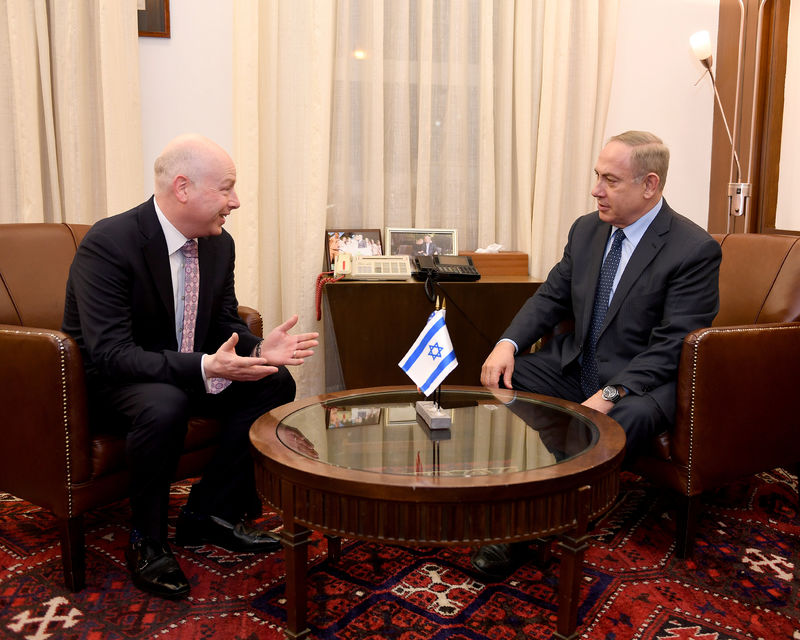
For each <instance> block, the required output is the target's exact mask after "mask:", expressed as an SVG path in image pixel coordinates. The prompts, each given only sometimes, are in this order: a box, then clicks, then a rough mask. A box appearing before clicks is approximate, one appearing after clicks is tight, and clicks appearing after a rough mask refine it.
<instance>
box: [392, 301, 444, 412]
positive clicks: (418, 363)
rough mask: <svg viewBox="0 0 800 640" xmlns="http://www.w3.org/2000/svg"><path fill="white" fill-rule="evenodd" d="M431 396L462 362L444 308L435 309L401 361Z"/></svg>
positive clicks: (426, 393) (405, 368) (425, 392)
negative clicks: (445, 319)
mask: <svg viewBox="0 0 800 640" xmlns="http://www.w3.org/2000/svg"><path fill="white" fill-rule="evenodd" d="M398 365H399V366H400V368H401V369H402V370H403V371H405V372H406V374H407V375H408V377H409V378H411V379H412V380H413V381H414V383H415V384H416V385H417V387H419V389H420V391H422V393H424V394H425V397H426V398H427V397H428V396H429V395H431V393H433V392H434V391H435V390H436V388H437V387H438V386H439V385H440V384H442V381H443V380H444V379H445V378H446V377H447V376H448V375H449V374H450V372H451V371H452V370H453V369H455V368H456V367H457V366H458V360H457V359H456V354H455V352H454V351H453V343H452V342H451V341H450V334H449V333H448V332H447V325H446V324H445V322H444V309H439V310H437V311H434V312H433V313H432V314H431V315H430V317H429V318H428V322H427V324H426V325H425V328H424V329H423V330H422V333H420V334H419V337H418V338H417V340H416V342H415V343H414V344H413V346H412V347H411V348H410V349H409V350H408V353H406V355H405V356H403V359H402V360H401V361H400V362H399V363H398Z"/></svg>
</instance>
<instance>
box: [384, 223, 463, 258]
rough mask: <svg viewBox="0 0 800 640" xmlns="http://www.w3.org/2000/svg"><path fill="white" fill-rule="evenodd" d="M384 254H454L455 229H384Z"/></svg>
mask: <svg viewBox="0 0 800 640" xmlns="http://www.w3.org/2000/svg"><path fill="white" fill-rule="evenodd" d="M386 255H390V256H401V255H408V256H456V255H458V232H457V231H456V230H455V229H394V228H389V227H387V229H386Z"/></svg>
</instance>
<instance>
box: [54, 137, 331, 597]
mask: <svg viewBox="0 0 800 640" xmlns="http://www.w3.org/2000/svg"><path fill="white" fill-rule="evenodd" d="M235 182H236V168H235V166H234V163H233V161H232V160H231V158H230V156H229V155H228V154H227V153H226V152H225V151H224V150H223V149H222V148H221V147H220V146H218V145H217V144H215V143H214V142H212V141H211V140H208V139H207V138H204V137H202V136H198V135H186V136H181V137H178V138H176V139H174V140H173V141H171V142H170V143H169V144H168V145H167V146H166V147H165V149H164V150H163V151H162V153H161V155H160V156H159V157H158V158H157V160H156V162H155V195H154V196H153V197H152V198H150V199H149V200H148V201H147V202H144V203H143V204H141V205H139V206H137V207H135V208H133V209H131V210H130V211H127V212H125V213H121V214H119V215H116V216H112V217H110V218H106V219H104V220H101V221H99V222H97V223H96V224H95V225H93V226H92V228H91V229H90V230H89V232H88V233H87V234H86V237H85V238H84V239H83V241H82V242H81V245H80V247H79V248H78V251H77V253H76V256H75V259H74V261H73V264H72V267H71V269H70V275H69V280H68V283H67V295H66V303H65V311H64V322H63V330H64V332H66V333H68V334H69V335H71V336H72V337H74V338H75V340H76V342H77V343H78V346H79V347H80V350H81V354H82V356H83V360H84V366H85V369H86V381H87V387H88V390H89V398H90V414H91V420H92V422H93V424H102V426H103V428H109V426H116V425H119V428H120V429H122V430H124V432H125V433H126V434H127V436H126V438H127V439H126V454H127V459H128V466H129V469H130V474H131V487H130V503H131V515H132V522H131V538H130V544H129V546H128V548H127V550H126V557H127V562H128V567H129V569H130V572H131V576H132V578H133V581H134V584H136V586H137V587H139V588H140V589H143V590H144V591H147V592H149V593H153V594H155V595H157V596H161V597H165V598H180V597H184V596H186V595H187V594H188V593H189V583H188V581H187V579H186V576H185V575H184V574H183V571H182V570H181V568H180V566H179V565H178V562H177V561H176V559H175V557H174V556H173V554H172V551H171V549H170V547H169V544H168V543H167V507H168V505H169V486H170V481H171V479H172V477H173V474H174V472H175V468H176V465H177V462H178V459H179V457H180V453H181V451H182V447H183V442H184V437H185V435H186V429H187V422H188V418H189V417H190V416H209V417H215V418H218V419H220V420H221V422H222V425H223V428H222V434H221V441H220V444H219V447H218V449H217V451H216V453H215V454H214V457H213V458H212V460H211V461H210V463H209V464H208V465H207V467H206V469H205V471H204V474H203V477H202V479H201V480H200V481H199V482H197V483H196V484H195V485H194V486H193V487H192V490H191V493H190V495H189V498H188V500H187V503H186V506H185V507H184V508H183V509H182V511H181V513H180V515H179V517H178V521H177V524H176V529H175V539H176V542H177V543H178V544H188V545H192V544H195V545H197V544H206V543H210V544H215V545H217V546H220V547H223V548H226V549H229V550H231V551H235V552H268V551H274V550H276V549H277V548H279V543H278V542H277V540H276V539H275V538H274V536H272V535H270V534H269V533H268V532H265V531H261V530H259V529H256V528H254V527H252V526H250V525H248V524H246V522H245V520H246V519H247V518H250V517H254V516H258V515H260V514H261V501H260V499H259V497H258V495H257V493H256V489H255V478H254V471H253V462H252V457H251V454H250V441H249V429H250V425H251V424H252V423H253V421H254V420H255V419H256V418H258V417H259V416H260V415H262V414H263V413H265V412H266V411H269V410H270V409H272V408H274V407H276V406H278V405H281V404H285V403H287V402H291V401H292V400H293V399H294V394H295V384H294V380H293V379H292V376H291V375H290V374H289V372H288V370H287V369H286V366H285V365H300V364H302V363H303V361H304V358H307V357H309V356H311V355H312V354H313V351H312V348H313V347H314V346H316V345H317V344H318V343H317V340H316V338H317V337H318V334H317V333H303V334H297V335H291V334H290V333H289V330H290V329H291V328H292V327H293V326H294V325H295V324H296V323H297V316H293V317H292V318H290V319H289V320H288V321H286V322H284V323H283V324H281V325H280V326H278V327H276V328H275V329H273V330H272V331H270V332H269V333H268V334H267V336H266V337H265V338H264V339H263V340H262V339H260V338H258V337H257V336H255V335H253V334H252V333H251V332H250V331H249V329H248V328H247V326H246V325H245V324H244V323H243V322H242V320H241V319H240V318H239V316H238V313H237V309H238V303H237V300H236V294H235V291H234V275H233V270H234V243H233V239H232V238H231V236H230V235H229V234H228V233H227V232H225V231H224V230H223V228H222V227H223V225H224V224H225V219H226V218H227V216H228V215H229V214H230V213H231V212H232V211H233V210H234V209H236V208H238V207H239V199H238V197H237V195H236V190H235ZM185 281H187V282H189V284H190V288H189V289H186V291H188V292H191V291H192V288H191V287H192V286H194V287H195V288H194V291H196V292H197V294H196V300H195V301H190V302H189V303H188V304H186V306H184V305H185V301H184V300H183V298H184V291H185V289H184V284H185ZM187 297H189V298H193V296H191V295H189V296H187ZM185 315H187V316H188V318H187V323H186V324H185V323H184V316H185ZM192 320H193V321H192ZM184 334H185V335H184Z"/></svg>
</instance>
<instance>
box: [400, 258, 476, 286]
mask: <svg viewBox="0 0 800 640" xmlns="http://www.w3.org/2000/svg"><path fill="white" fill-rule="evenodd" d="M414 267H415V269H416V271H415V272H414V278H415V279H417V280H427V279H428V278H431V279H433V280H438V281H440V282H441V281H445V280H457V281H462V282H472V281H474V280H480V278H481V274H480V273H478V270H477V269H476V268H475V265H474V264H473V262H472V258H471V257H469V256H441V255H436V256H414Z"/></svg>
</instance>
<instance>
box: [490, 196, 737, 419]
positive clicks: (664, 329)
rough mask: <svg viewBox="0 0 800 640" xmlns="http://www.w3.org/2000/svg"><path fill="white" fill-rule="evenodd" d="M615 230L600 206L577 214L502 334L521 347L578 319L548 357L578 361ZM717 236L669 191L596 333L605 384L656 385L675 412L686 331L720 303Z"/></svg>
mask: <svg viewBox="0 0 800 640" xmlns="http://www.w3.org/2000/svg"><path fill="white" fill-rule="evenodd" d="M610 232H611V225H609V224H607V223H604V222H602V221H601V220H600V218H599V217H598V214H597V212H596V211H595V212H594V213H590V214H587V215H585V216H582V217H580V218H578V220H576V221H575V223H574V224H573V225H572V228H571V229H570V232H569V239H568V241H567V245H566V248H565V249H564V254H563V256H562V258H561V260H560V261H559V262H558V264H556V266H555V267H553V269H552V270H551V271H550V273H549V274H548V276H547V280H546V281H545V282H544V284H542V286H541V287H539V289H538V290H537V292H536V294H535V295H533V296H532V297H531V298H530V299H528V301H527V302H526V303H525V304H524V305H523V307H522V309H520V311H519V313H518V314H517V315H516V317H515V318H514V320H513V321H512V322H511V325H510V326H509V327H508V329H507V330H506V331H505V333H504V334H503V337H504V338H510V339H512V340H514V342H516V343H517V345H518V346H519V348H520V353H522V352H523V351H526V350H528V349H529V348H530V347H531V345H533V343H534V342H536V341H537V340H538V339H539V338H541V337H542V336H544V335H546V334H548V333H550V332H552V331H553V329H554V328H555V327H556V325H558V324H559V323H560V322H562V321H564V320H569V319H574V321H575V326H574V330H573V331H571V332H568V333H566V334H563V335H560V336H557V337H556V338H555V339H554V340H551V341H549V342H547V343H546V344H545V348H544V349H543V351H542V357H546V358H550V359H552V361H553V363H554V364H555V365H557V366H560V367H561V369H562V370H564V369H566V367H568V366H569V365H571V364H573V363H575V362H576V361H577V360H578V358H579V356H580V354H581V351H582V349H583V346H584V344H585V342H586V336H587V334H588V332H589V328H590V324H591V318H592V307H593V305H594V294H595V288H596V286H597V280H598V276H599V273H600V266H601V263H602V260H603V252H604V250H605V246H606V243H607V241H608V237H609V234H610ZM721 259H722V251H721V249H720V246H719V243H718V242H717V241H716V240H714V239H713V238H712V237H711V236H710V235H709V234H708V233H707V232H706V231H705V230H704V229H702V228H700V227H699V226H697V225H696V224H694V223H693V222H692V221H690V220H688V219H687V218H685V217H683V216H681V215H679V214H677V213H675V211H673V210H672V209H671V208H670V207H669V205H668V204H667V203H666V201H664V203H663V205H662V207H661V210H660V211H659V212H658V214H657V215H656V217H655V219H654V220H653V222H652V223H651V224H650V226H649V227H648V229H647V231H646V232H645V234H644V235H643V236H642V239H641V241H640V242H639V244H638V245H637V247H636V250H635V251H634V252H633V254H632V255H631V258H630V261H629V262H628V264H627V267H626V268H625V271H624V273H623V274H622V277H621V279H620V281H619V284H618V286H617V289H616V291H615V292H614V297H613V298H612V300H611V304H610V305H609V308H608V313H607V315H606V318H605V323H604V326H603V329H602V332H601V334H600V337H599V339H598V342H597V362H598V369H599V372H600V383H601V385H606V384H613V385H624V386H625V387H627V388H628V389H630V390H631V392H632V393H636V394H644V393H649V394H651V395H652V396H653V398H654V399H655V400H656V402H657V403H658V404H659V406H660V407H661V409H662V411H663V412H664V414H665V416H667V418H668V419H669V420H673V419H674V415H675V383H676V378H677V369H678V362H679V359H680V352H681V348H682V344H683V339H684V337H685V336H686V334H687V333H689V332H690V331H693V330H694V329H698V328H700V327H707V326H709V325H710V324H711V322H712V320H713V319H714V317H715V316H716V314H717V311H718V310H719V265H720V261H721Z"/></svg>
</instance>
